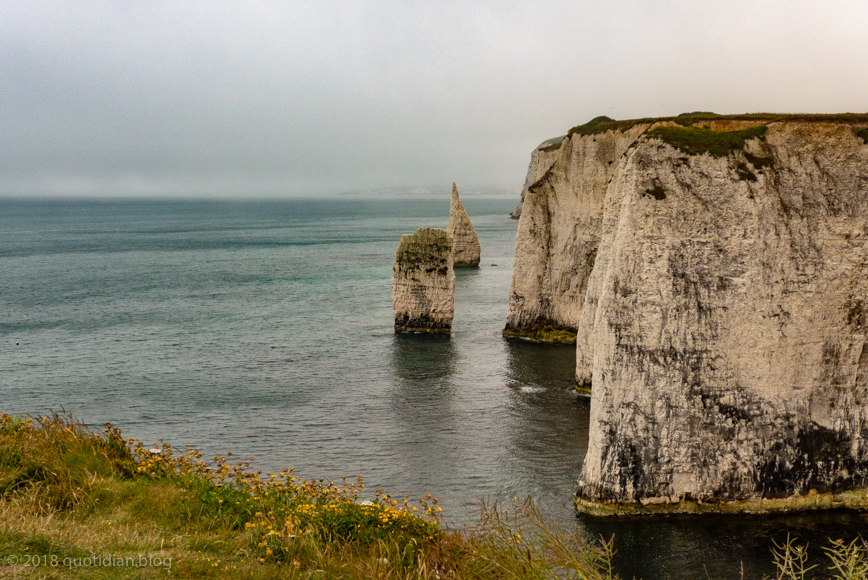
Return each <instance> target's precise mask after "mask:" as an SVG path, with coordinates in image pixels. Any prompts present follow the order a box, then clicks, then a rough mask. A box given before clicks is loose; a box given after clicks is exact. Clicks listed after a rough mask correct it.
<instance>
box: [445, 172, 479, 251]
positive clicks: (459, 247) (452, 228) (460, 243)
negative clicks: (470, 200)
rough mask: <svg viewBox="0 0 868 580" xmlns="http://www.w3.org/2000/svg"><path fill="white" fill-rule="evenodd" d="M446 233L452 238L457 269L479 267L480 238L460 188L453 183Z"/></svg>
mask: <svg viewBox="0 0 868 580" xmlns="http://www.w3.org/2000/svg"><path fill="white" fill-rule="evenodd" d="M446 231H447V232H448V233H449V235H451V236H452V243H453V248H454V250H453V253H454V265H455V267H456V268H477V267H478V266H479V238H478V237H476V230H474V229H473V223H472V222H471V221H470V217H469V216H468V215H467V212H466V211H464V206H463V205H462V204H461V200H460V199H459V198H458V188H457V187H456V186H455V182H454V181H453V182H452V200H451V201H450V202H449V225H448V226H447V227H446Z"/></svg>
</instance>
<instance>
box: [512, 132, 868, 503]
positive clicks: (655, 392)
mask: <svg viewBox="0 0 868 580" xmlns="http://www.w3.org/2000/svg"><path fill="white" fill-rule="evenodd" d="M675 121H679V122H680V123H681V125H679V124H676V123H673V120H664V121H646V122H638V123H626V124H614V128H613V129H610V130H604V129H603V128H597V129H594V128H587V127H585V128H584V129H583V128H577V129H578V130H577V131H574V132H573V134H572V135H571V136H570V138H569V139H568V140H567V141H566V142H565V143H564V145H563V146H562V147H561V148H560V153H559V156H558V159H557V160H556V161H555V162H554V165H553V166H552V168H551V169H550V170H549V172H548V174H547V175H546V176H544V178H543V179H540V180H539V181H537V182H536V183H535V184H534V185H533V186H532V187H531V188H530V189H529V190H528V195H527V197H526V199H525V203H524V209H523V213H522V217H521V222H520V224H519V233H518V240H517V243H516V261H515V274H514V279H513V293H512V296H511V300H510V311H509V316H510V318H509V320H508V328H509V325H510V324H512V325H513V327H514V328H517V329H522V328H532V327H533V325H534V324H537V325H538V324H540V321H541V320H542V321H545V323H547V324H550V325H551V326H555V325H561V326H562V327H568V328H573V329H575V331H576V348H577V351H576V354H577V360H576V377H577V381H578V383H579V384H580V385H583V386H591V387H592V395H591V396H592V404H591V430H590V441H589V449H588V454H587V456H586V458H585V463H584V466H583V469H582V474H581V477H580V479H579V482H578V487H577V504H578V505H579V507H580V509H585V510H588V511H593V512H597V513H612V512H615V513H617V512H628V513H629V512H634V511H642V510H652V509H653V510H666V511H702V510H704V509H713V510H728V509H733V510H736V509H746V510H762V509H790V508H793V507H811V506H817V505H830V506H831V505H855V504H857V503H860V502H863V503H864V501H865V496H864V493H861V492H860V493H856V494H853V493H845V492H847V491H848V490H863V489H865V488H866V487H868V481H866V477H868V443H866V437H868V345H866V332H868V145H866V143H865V139H866V137H868V135H865V133H866V131H865V129H864V128H865V127H866V126H868V116H848V117H844V118H830V117H822V116H817V117H780V116H779V117H769V118H762V117H742V118H729V119H727V118H717V119H715V118H706V119H693V120H691V119H680V120H679V119H676V120H675ZM682 125H686V126H682ZM604 127H605V125H604ZM583 132H584V133H586V134H582V133H583ZM860 135H861V137H860ZM806 498H807V499H806ZM824 502H825V503H824Z"/></svg>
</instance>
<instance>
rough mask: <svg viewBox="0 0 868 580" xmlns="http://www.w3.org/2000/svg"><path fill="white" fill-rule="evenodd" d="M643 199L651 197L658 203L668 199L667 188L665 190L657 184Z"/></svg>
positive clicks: (647, 190)
mask: <svg viewBox="0 0 868 580" xmlns="http://www.w3.org/2000/svg"><path fill="white" fill-rule="evenodd" d="M642 197H651V198H654V199H656V200H657V201H660V200H662V199H666V188H664V187H663V185H661V184H660V183H655V184H654V185H653V186H652V187H649V188H648V189H646V190H645V193H643V194H642Z"/></svg>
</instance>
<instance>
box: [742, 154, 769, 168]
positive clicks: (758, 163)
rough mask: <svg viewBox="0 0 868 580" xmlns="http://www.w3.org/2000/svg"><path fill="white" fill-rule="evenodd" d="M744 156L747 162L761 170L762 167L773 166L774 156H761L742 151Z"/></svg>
mask: <svg viewBox="0 0 868 580" xmlns="http://www.w3.org/2000/svg"><path fill="white" fill-rule="evenodd" d="M744 157H745V159H747V161H748V163H750V164H751V165H753V166H754V168H755V169H756V170H757V171H759V172H762V171H763V169H766V168H769V169H771V168H772V167H774V163H775V160H774V157H762V156H760V155H751V154H750V153H748V152H747V151H745V152H744Z"/></svg>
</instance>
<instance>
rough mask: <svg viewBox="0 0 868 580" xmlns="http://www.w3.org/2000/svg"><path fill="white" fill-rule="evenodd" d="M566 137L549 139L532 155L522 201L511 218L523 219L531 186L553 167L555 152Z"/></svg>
mask: <svg viewBox="0 0 868 580" xmlns="http://www.w3.org/2000/svg"><path fill="white" fill-rule="evenodd" d="M564 139H566V135H563V136H561V137H555V138H554V139H547V140H545V141H543V142H542V143H540V144H539V145H538V146H537V148H536V149H534V150H533V152H532V153H531V154H530V165H528V168H527V176H526V177H525V178H524V186H523V187H522V188H521V200H520V201H519V202H518V205H517V206H516V208H515V209H514V210H512V213H510V214H509V217H511V218H512V219H516V220H517V219H518V218H520V217H521V208H522V206H523V205H524V197H525V196H526V195H527V190H528V189H529V188H530V186H531V185H533V184H534V183H536V182H537V181H538V180H539V178H540V177H542V176H543V175H544V174H545V172H546V171H547V170H548V168H549V167H551V166H552V163H554V160H555V151H557V150H558V149H559V148H560V146H561V144H562V143H563V141H564Z"/></svg>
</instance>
